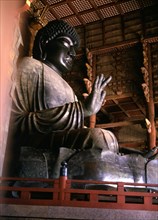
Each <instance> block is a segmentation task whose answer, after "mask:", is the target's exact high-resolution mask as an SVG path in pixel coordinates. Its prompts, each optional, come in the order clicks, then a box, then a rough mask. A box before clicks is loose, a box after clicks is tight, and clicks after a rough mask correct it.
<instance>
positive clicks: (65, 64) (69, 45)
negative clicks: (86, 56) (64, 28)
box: [46, 36, 76, 74]
mask: <svg viewBox="0 0 158 220" xmlns="http://www.w3.org/2000/svg"><path fill="white" fill-rule="evenodd" d="M46 54H47V56H46V62H48V63H49V64H50V66H51V67H52V68H53V69H55V70H56V71H57V72H58V73H59V74H64V73H67V72H69V71H70V70H71V69H72V65H73V61H74V58H75V56H76V52H75V45H74V43H73V41H72V40H71V38H70V37H68V36H59V37H57V38H55V39H54V40H52V41H51V42H49V43H48V45H47V49H46ZM54 67H55V68H54Z"/></svg>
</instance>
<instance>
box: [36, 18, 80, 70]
mask: <svg viewBox="0 0 158 220" xmlns="http://www.w3.org/2000/svg"><path fill="white" fill-rule="evenodd" d="M78 47H79V37H78V35H77V32H76V30H75V29H74V28H73V27H72V26H70V25H69V24H68V23H66V22H65V21H63V20H55V21H50V22H49V23H48V24H47V25H46V26H45V27H43V28H41V29H40V30H39V31H38V32H37V34H36V37H35V41H34V46H33V57H34V58H35V59H37V60H41V61H42V62H44V63H46V64H47V65H48V66H50V67H51V68H52V69H54V70H56V71H57V72H58V73H59V74H64V73H67V72H69V71H70V70H71V68H72V64H73V60H74V58H75V56H76V49H77V48H78Z"/></svg>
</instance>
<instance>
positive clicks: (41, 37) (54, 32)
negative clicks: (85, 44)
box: [33, 20, 80, 60]
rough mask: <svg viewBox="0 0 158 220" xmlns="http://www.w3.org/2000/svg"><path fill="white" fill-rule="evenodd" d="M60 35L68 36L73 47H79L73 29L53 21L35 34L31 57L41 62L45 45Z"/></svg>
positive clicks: (60, 22) (64, 23) (77, 37)
mask: <svg viewBox="0 0 158 220" xmlns="http://www.w3.org/2000/svg"><path fill="white" fill-rule="evenodd" d="M62 35H66V36H69V37H70V38H71V40H72V41H73V43H74V46H75V47H76V48H78V47H79V44H80V40H79V36H78V34H77V32H76V30H75V28H74V27H72V26H70V25H69V24H68V23H67V22H65V21H63V20H54V21H50V22H48V23H47V24H46V26H44V27H43V28H41V29H40V30H39V31H38V32H37V34H36V36H35V40H34V45H33V57H34V58H35V59H39V60H41V59H42V53H43V48H44V47H45V45H46V44H48V43H49V42H50V41H51V40H53V39H55V38H56V37H58V36H62Z"/></svg>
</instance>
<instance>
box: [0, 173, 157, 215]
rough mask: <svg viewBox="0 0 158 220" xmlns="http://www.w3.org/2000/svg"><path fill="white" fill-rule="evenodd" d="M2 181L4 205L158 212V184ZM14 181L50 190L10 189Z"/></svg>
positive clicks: (2, 201)
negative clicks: (10, 184) (33, 184)
mask: <svg viewBox="0 0 158 220" xmlns="http://www.w3.org/2000/svg"><path fill="white" fill-rule="evenodd" d="M0 181H1V186H0V191H1V192H0V203H1V204H19V205H20V204H26V205H48V206H71V207H89V208H110V209H112V208H113V209H133V210H151V211H157V210H158V190H157V189H158V184H150V185H149V184H138V183H123V182H104V181H89V180H70V179H67V177H64V176H61V177H60V178H59V179H28V178H27V179H26V178H0ZM14 181H18V183H20V182H21V185H22V183H28V182H29V181H31V183H38V184H39V183H45V184H47V187H46V188H44V186H43V187H41V186H40V187H37V186H36V187H26V186H25V187H24V186H20V187H18V186H15V185H14V186H8V183H11V182H14ZM16 183H17V182H16ZM13 195H14V196H13ZM15 195H16V197H15Z"/></svg>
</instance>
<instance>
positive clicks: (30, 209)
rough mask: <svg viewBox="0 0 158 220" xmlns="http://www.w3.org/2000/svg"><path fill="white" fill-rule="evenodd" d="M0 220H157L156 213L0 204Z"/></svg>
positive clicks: (157, 214) (157, 215)
mask: <svg viewBox="0 0 158 220" xmlns="http://www.w3.org/2000/svg"><path fill="white" fill-rule="evenodd" d="M0 210H1V217H0V219H1V220H14V219H16V220H17V219H18V220H22V219H23V220H36V219H38V220H42V219H51V220H53V219H54V220H55V219H59V220H63V219H69V220H71V219H73V220H77V219H80V220H83V219H84V220H92V219H93V220H105V219H108V220H116V219H117V220H123V219H126V220H157V219H158V212H156V211H143V210H123V209H122V210H120V209H101V208H83V207H82V208H81V207H61V206H60V207H59V206H58V207H57V206H28V205H8V204H7V205H6V204H5V205H4V204H1V206H0Z"/></svg>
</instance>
